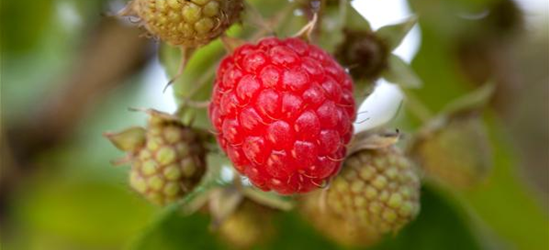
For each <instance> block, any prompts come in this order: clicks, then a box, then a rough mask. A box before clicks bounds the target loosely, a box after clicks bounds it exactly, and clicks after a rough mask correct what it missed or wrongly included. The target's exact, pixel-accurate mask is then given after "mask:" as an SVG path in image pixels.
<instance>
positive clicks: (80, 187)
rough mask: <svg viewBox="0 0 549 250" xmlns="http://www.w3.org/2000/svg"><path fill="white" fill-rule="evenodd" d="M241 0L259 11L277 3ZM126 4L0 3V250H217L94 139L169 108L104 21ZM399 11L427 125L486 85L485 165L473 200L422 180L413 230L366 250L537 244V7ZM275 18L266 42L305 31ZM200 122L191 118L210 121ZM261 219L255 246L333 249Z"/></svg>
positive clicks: (434, 5)
mask: <svg viewBox="0 0 549 250" xmlns="http://www.w3.org/2000/svg"><path fill="white" fill-rule="evenodd" d="M359 1H368V0H355V2H359ZM252 2H253V4H254V6H256V7H257V8H258V9H259V11H260V12H261V13H262V14H263V15H265V16H273V15H275V14H276V12H277V11H279V10H281V9H283V8H284V6H285V5H287V4H288V3H287V2H286V1H269V0H255V1H252ZM123 4H124V3H123V2H122V1H115V0H101V1H99V0H97V1H78V0H39V1H33V2H32V3H31V2H28V1H16V0H4V1H2V3H1V8H0V22H1V25H2V27H1V31H2V36H1V40H0V42H1V46H2V47H1V48H2V50H1V54H0V56H1V58H2V60H1V64H0V67H1V68H0V69H1V71H0V77H1V84H2V89H1V93H2V95H1V101H2V109H1V114H2V127H1V129H2V134H1V138H0V139H1V140H2V156H1V157H2V165H1V168H0V170H1V176H0V177H1V178H0V233H1V236H2V237H1V238H0V246H2V249H121V248H126V247H131V248H135V249H226V248H228V246H227V245H226V244H224V243H223V242H222V241H221V240H219V237H217V236H216V235H215V234H212V233H211V230H210V229H209V227H208V225H209V218H208V217H207V216H206V215H204V214H202V213H198V214H195V215H193V216H183V215H181V214H179V213H177V212H172V213H168V214H166V213H165V211H164V212H163V211H161V210H162V209H160V208H157V207H154V206H151V205H149V204H148V203H147V202H145V201H144V200H142V199H140V198H139V197H137V195H135V194H134V193H132V192H131V191H130V190H129V188H128V187H127V185H126V171H127V167H120V168H114V167H112V166H111V165H110V164H109V161H110V160H112V159H114V158H117V157H118V156H120V155H121V154H120V153H119V152H117V151H116V150H115V149H114V147H112V146H111V145H110V144H109V142H108V141H107V140H105V139H104V138H102V137H101V133H102V132H104V131H105V130H108V129H113V130H117V129H121V128H124V127H128V126H131V125H136V124H143V123H144V114H141V113H136V112H129V111H128V110H127V108H128V107H155V108H159V109H169V108H173V107H172V106H170V105H169V104H166V103H169V102H170V101H169V100H170V99H171V96H170V94H162V91H161V90H162V87H163V86H162V84H163V83H162V82H161V81H158V80H154V83H155V84H156V85H158V86H156V85H154V86H152V85H151V82H152V80H151V79H152V78H154V77H162V78H163V76H162V74H163V73H160V74H159V73H158V71H159V70H161V68H160V67H159V60H158V58H157V54H155V52H156V51H159V53H158V54H159V55H160V57H161V58H162V61H163V62H164V63H165V65H166V68H167V70H168V71H174V70H175V68H174V63H170V60H172V61H173V60H177V58H178V54H177V52H176V51H174V50H172V49H170V48H166V47H160V46H157V45H156V44H154V42H152V41H149V40H146V39H144V38H139V37H138V35H139V34H141V33H142V32H141V31H139V30H137V29H135V28H132V27H131V25H129V24H128V23H124V22H120V21H116V20H113V19H112V18H110V17H108V16H109V13H110V12H111V11H112V10H116V9H120V8H121V6H123ZM408 4H409V6H410V7H411V9H412V11H413V12H414V13H417V14H418V16H419V26H420V29H421V47H420V49H419V52H418V54H417V55H416V56H415V58H414V60H413V61H412V66H413V68H414V70H415V71H416V72H417V74H418V75H419V76H420V78H421V79H422V81H423V82H424V85H423V88H420V89H416V90H413V91H412V90H410V91H411V92H413V94H414V95H415V96H416V97H418V98H419V99H420V100H422V101H424V103H425V104H426V106H427V107H428V108H429V110H431V112H432V113H433V114H434V113H436V112H438V111H440V110H441V109H442V108H443V107H444V106H445V105H446V104H448V103H449V102H450V101H451V100H454V99H456V98H458V97H460V96H462V95H464V94H466V93H468V92H471V91H473V90H474V89H475V88H476V87H478V86H480V85H481V84H483V83H485V82H487V81H493V82H494V83H495V85H496V86H497V87H496V94H495V98H494V99H493V101H492V103H491V105H490V108H489V110H488V111H487V112H486V113H485V115H484V119H485V121H486V123H487V124H488V127H489V136H490V139H491V143H492V146H493V148H494V156H495V157H494V158H495V167H494V171H493V172H492V174H491V176H490V177H489V179H488V181H487V182H486V183H484V184H482V185H481V186H480V187H477V188H475V189H471V190H454V189H452V188H448V187H444V186H439V185H436V184H431V183H427V184H426V185H425V187H424V188H423V192H422V198H421V199H422V202H421V204H422V211H421V213H420V216H419V217H418V219H417V220H416V221H414V222H413V223H412V224H411V225H409V226H408V227H406V228H405V229H404V231H403V232H401V233H400V234H398V235H395V236H394V237H388V239H387V240H385V241H383V242H382V243H380V244H379V245H378V246H376V247H374V249H403V248H406V249H548V247H549V219H548V211H547V210H548V201H549V200H548V198H547V196H548V194H549V180H548V178H549V172H548V166H549V157H548V155H547V152H548V151H547V150H548V148H549V147H548V142H549V130H548V128H549V121H548V114H549V110H548V109H549V104H548V103H547V100H549V84H548V82H549V71H548V68H549V58H548V55H549V44H548V43H549V29H548V22H547V21H548V12H547V8H546V9H545V11H544V12H543V15H542V16H541V17H536V18H530V15H534V14H532V13H528V12H525V11H524V10H522V9H521V7H520V6H519V5H517V3H515V2H512V1H511V0H482V1H479V0H409V1H408ZM546 7H548V6H547V4H546ZM379 15H383V13H379ZM536 15H539V13H537V14H536ZM284 23H285V25H282V27H283V29H281V30H278V34H281V35H288V34H292V33H293V32H295V31H297V30H298V29H299V27H301V26H302V25H303V24H304V20H303V18H297V19H291V18H289V19H288V20H286V21H285V22H284ZM253 28H254V27H249V25H248V24H244V25H243V27H235V28H234V29H232V30H231V31H230V32H232V34H239V35H242V36H245V35H247V34H248V33H249V32H250V31H249V30H250V29H253ZM323 42H325V41H323ZM326 46H329V43H328V45H326ZM222 55H223V48H222V45H221V43H219V42H214V43H212V44H211V45H209V46H207V47H205V48H204V49H203V50H201V51H200V52H199V54H197V56H195V57H194V59H193V60H192V61H191V62H190V64H189V68H188V70H187V73H186V74H185V75H184V76H183V77H182V78H181V79H180V80H179V81H178V83H177V84H176V85H175V90H174V92H175V96H176V97H184V96H185V93H188V91H189V86H188V85H186V84H184V83H185V82H186V81H187V82H188V81H189V80H196V79H197V78H198V77H199V76H202V75H211V74H212V72H213V69H211V68H210V67H212V65H214V67H215V64H212V60H216V58H219V57H220V56H222ZM169 58H172V59H169ZM155 72H156V73H155ZM211 77H213V75H211V76H209V77H207V76H206V77H204V78H205V79H206V80H207V81H211V80H209V79H211ZM205 93H207V91H206V92H205ZM205 98H207V95H203V96H198V99H205ZM176 99H181V98H176ZM166 111H173V110H166ZM202 119H203V120H202V121H200V117H198V121H197V122H198V123H199V124H200V122H202V125H203V126H207V121H206V120H204V119H205V117H202ZM419 125H420V121H418V120H417V119H416V118H415V117H414V116H413V115H411V113H410V112H409V110H408V109H406V107H405V108H404V110H403V111H402V112H401V114H400V117H399V119H396V120H395V122H394V123H393V124H391V126H392V127H398V128H401V129H402V130H403V131H404V133H406V132H412V131H414V130H415V129H417V127H418V126H419ZM160 215H161V216H160ZM273 221H274V226H275V227H276V228H277V230H276V233H275V236H274V239H273V240H271V241H270V243H268V244H264V245H262V246H259V249H339V248H342V247H341V246H337V245H336V244H335V243H332V242H330V241H328V240H327V239H325V238H323V237H322V236H321V235H320V234H318V233H317V232H316V231H315V230H314V229H312V228H311V226H310V225H308V224H307V223H306V222H305V221H303V220H302V219H301V217H300V216H299V215H298V214H297V213H296V212H292V213H279V214H276V215H275V219H274V220H273ZM212 238H215V240H212Z"/></svg>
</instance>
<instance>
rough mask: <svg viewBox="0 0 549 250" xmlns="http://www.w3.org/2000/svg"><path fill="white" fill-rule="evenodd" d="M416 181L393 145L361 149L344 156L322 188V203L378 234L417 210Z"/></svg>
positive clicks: (392, 228)
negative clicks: (340, 165) (324, 190)
mask: <svg viewBox="0 0 549 250" xmlns="http://www.w3.org/2000/svg"><path fill="white" fill-rule="evenodd" d="M419 189H420V181H419V177H418V175H417V172H416V171H415V168H414V166H413V165H412V163H411V162H410V161H409V160H408V159H407V158H406V157H405V156H404V155H403V154H402V153H401V152H400V151H399V150H398V149H397V148H395V147H389V148H383V149H379V150H362V151H359V152H358V153H355V154H353V155H351V156H350V157H348V158H347V160H346V161H345V163H344V166H343V168H342V170H341V173H340V174H339V176H338V177H336V178H335V180H334V181H333V183H332V185H331V187H330V188H329V189H328V190H327V191H326V192H327V194H326V206H327V208H328V209H330V210H331V211H333V212H334V213H335V214H337V215H339V216H341V217H342V218H344V219H345V220H347V221H349V222H354V223H358V224H360V225H361V226H362V227H364V228H370V229H371V230H373V231H374V232H377V233H379V234H385V233H388V232H396V231H398V230H400V229H401V228H402V227H403V226H404V225H406V224H407V223H408V222H410V221H411V220H412V219H414V218H415V217H416V215H417V214H418V212H419V207H420V206H419Z"/></svg>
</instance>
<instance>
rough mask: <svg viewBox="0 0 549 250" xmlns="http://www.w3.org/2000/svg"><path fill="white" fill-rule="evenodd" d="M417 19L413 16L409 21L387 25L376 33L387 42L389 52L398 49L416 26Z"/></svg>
mask: <svg viewBox="0 0 549 250" xmlns="http://www.w3.org/2000/svg"><path fill="white" fill-rule="evenodd" d="M416 23H417V17H415V16H412V17H410V18H408V20H406V21H403V22H401V23H398V24H393V25H387V26H383V27H381V28H379V29H378V30H377V31H376V32H375V33H376V35H377V36H378V37H379V38H380V39H381V40H383V41H384V42H385V45H387V48H388V49H389V51H393V50H394V49H396V48H397V47H398V46H399V45H400V43H401V42H402V40H404V38H405V37H406V35H408V32H410V30H411V29H412V28H413V27H414V25H416Z"/></svg>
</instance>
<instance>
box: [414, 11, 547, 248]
mask: <svg viewBox="0 0 549 250" xmlns="http://www.w3.org/2000/svg"><path fill="white" fill-rule="evenodd" d="M438 3H440V4H441V6H440V7H441V9H438V10H437V13H434V12H433V11H430V12H429V11H428V10H429V9H432V8H430V7H432V6H433V5H432V4H433V3H432V1H424V0H413V1H411V6H412V8H414V10H415V11H416V12H420V11H421V13H422V15H421V18H420V26H421V29H422V39H421V40H422V45H421V48H420V50H419V53H418V54H417V56H416V58H415V60H414V62H413V63H412V66H413V68H414V70H415V72H417V74H418V75H419V76H420V77H421V79H422V80H423V81H424V82H425V84H424V86H423V88H421V89H417V90H415V89H414V90H413V93H414V94H415V95H417V96H418V97H419V98H420V99H421V100H422V101H423V102H424V103H425V104H426V105H427V106H428V108H429V109H430V110H432V111H434V112H437V113H438V112H439V111H441V110H442V109H443V107H445V106H446V105H448V100H455V99H457V98H459V97H460V96H463V95H464V94H466V93H467V92H468V86H471V85H470V84H469V82H468V81H467V80H466V79H465V77H464V76H463V75H462V74H460V72H459V71H458V69H459V67H458V65H457V63H456V61H455V60H454V59H455V58H454V50H453V43H454V41H453V39H455V37H454V33H455V32H458V31H456V29H459V27H460V24H459V23H455V25H454V26H452V24H451V23H447V22H448V20H447V19H448V18H443V17H440V16H452V15H453V14H452V13H454V11H455V10H449V8H450V7H449V6H447V4H443V3H447V2H445V1H438ZM422 10H425V11H422ZM439 17H440V18H439ZM448 27H454V28H451V29H449V30H448ZM502 126H503V124H502V122H498V121H495V118H492V120H491V121H490V123H489V130H490V133H491V137H492V144H493V149H494V152H493V153H494V159H495V162H494V171H493V173H492V175H491V176H490V177H489V179H488V184H487V185H486V186H485V187H479V188H477V189H474V190H472V191H470V192H464V193H463V194H462V195H461V196H462V197H463V199H461V201H462V202H463V203H464V206H467V207H469V208H470V212H471V213H472V215H474V216H475V217H477V218H479V220H481V221H482V222H484V224H485V225H486V227H487V228H488V229H489V230H492V232H493V233H495V235H496V236H497V237H499V239H500V240H502V241H503V242H504V244H505V243H507V244H509V245H510V246H511V247H517V248H518V249H532V248H533V247H540V248H542V246H546V245H547V241H546V239H547V223H548V219H547V213H546V212H544V211H543V209H542V208H541V206H540V205H539V204H538V202H537V201H536V199H538V197H536V196H535V193H533V192H532V191H531V190H530V189H529V188H528V186H527V184H526V183H525V180H522V179H520V177H519V176H520V174H519V169H518V167H519V165H518V161H517V159H515V156H514V155H513V151H512V150H511V145H512V144H511V143H510V142H509V140H508V138H506V136H505V134H504V132H502V131H501V130H499V129H498V128H500V127H502ZM542 249H543V248H542Z"/></svg>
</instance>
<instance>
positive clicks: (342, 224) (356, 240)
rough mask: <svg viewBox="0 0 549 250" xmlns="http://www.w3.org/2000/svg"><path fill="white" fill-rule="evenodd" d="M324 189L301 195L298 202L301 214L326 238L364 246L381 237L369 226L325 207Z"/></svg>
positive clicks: (352, 245)
mask: <svg viewBox="0 0 549 250" xmlns="http://www.w3.org/2000/svg"><path fill="white" fill-rule="evenodd" d="M323 191H324V190H320V191H316V192H313V193H310V194H307V195H305V196H303V197H302V198H301V199H300V202H299V208H300V212H301V214H302V215H303V216H304V217H305V219H306V220H307V221H309V222H310V223H311V224H312V226H313V227H314V228H315V229H316V230H317V231H318V232H320V233H321V234H322V235H324V236H325V237H326V238H328V239H330V240H332V241H334V242H336V243H338V244H340V245H343V246H347V247H364V246H371V245H374V244H375V243H377V242H378V241H379V240H380V239H381V238H382V237H381V235H380V234H379V233H378V232H377V231H375V230H373V229H372V228H371V227H369V226H368V227H363V226H362V225H361V224H360V223H354V222H352V221H348V220H346V219H345V218H343V217H342V216H339V215H337V214H335V213H334V212H332V211H331V210H330V209H327V208H326V200H325V199H324V196H323V193H322V192H323Z"/></svg>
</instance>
